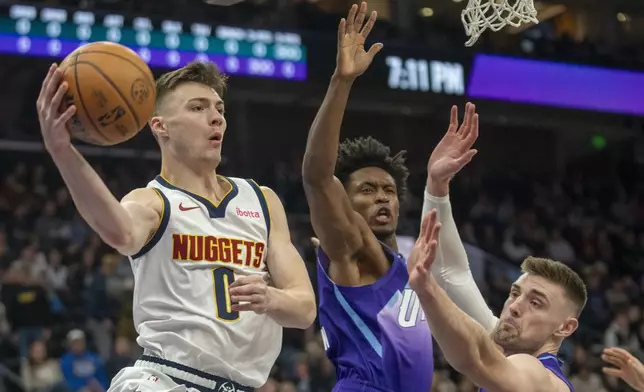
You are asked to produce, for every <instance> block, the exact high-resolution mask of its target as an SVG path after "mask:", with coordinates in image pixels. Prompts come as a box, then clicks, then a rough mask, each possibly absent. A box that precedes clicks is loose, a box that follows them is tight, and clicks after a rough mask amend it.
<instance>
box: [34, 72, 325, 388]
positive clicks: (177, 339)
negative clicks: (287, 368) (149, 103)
mask: <svg viewBox="0 0 644 392" xmlns="http://www.w3.org/2000/svg"><path fill="white" fill-rule="evenodd" d="M224 87H225V77H224V76H223V75H221V74H220V73H219V70H218V69H217V67H216V66H215V65H214V64H203V63H192V64H189V65H188V66H186V67H184V68H181V69H178V70H176V71H173V72H170V73H167V74H165V75H163V76H161V78H159V80H158V81H157V105H156V112H155V114H154V116H153V117H152V119H151V120H150V127H151V129H152V132H153V134H154V136H155V137H156V139H157V140H158V143H159V145H160V147H161V155H162V162H161V174H160V175H159V176H157V177H156V178H155V179H154V180H152V181H151V182H150V183H149V184H148V186H147V187H146V188H141V189H135V190H134V191H132V192H131V193H129V194H128V195H127V196H125V197H124V198H123V200H122V201H121V202H120V203H119V201H118V200H116V199H115V198H114V196H113V195H112V194H111V193H110V191H109V190H108V189H107V187H106V186H105V184H104V183H103V181H102V180H101V179H100V178H99V176H98V175H97V174H96V172H95V171H94V170H93V169H92V168H91V166H90V165H89V164H88V163H87V161H86V160H85V159H83V157H82V156H81V155H80V154H79V153H78V151H77V150H76V149H75V148H74V147H73V146H72V144H71V141H70V136H69V134H68V132H67V131H66V129H65V122H66V121H67V120H69V118H71V116H72V115H73V112H74V110H75V108H73V107H72V108H71V109H69V110H68V111H67V112H65V113H63V114H62V115H61V114H59V113H58V108H59V107H60V102H61V99H62V98H63V96H64V94H65V91H66V89H67V86H66V84H65V83H61V72H60V70H58V69H57V67H56V65H53V66H52V67H51V69H50V70H49V73H48V74H47V77H46V78H45V80H44V82H43V86H42V90H41V93H40V96H39V98H38V104H37V105H38V114H39V120H40V125H41V131H42V135H43V139H44V142H45V146H46V148H47V151H48V152H49V153H50V154H51V156H52V158H53V160H54V163H55V164H56V166H57V167H58V169H59V171H60V173H61V175H62V177H63V179H64V181H65V183H66V185H67V187H68V189H69V191H70V193H71V195H72V197H73V199H74V203H75V204H76V207H77V208H78V210H79V212H80V214H81V215H82V216H83V218H84V219H85V220H86V221H87V222H88V223H89V224H90V226H91V227H92V228H93V229H94V230H95V231H96V232H97V233H98V234H99V235H100V236H101V238H102V239H103V240H104V241H105V242H106V243H107V244H109V245H110V246H112V247H114V248H115V249H117V250H118V251H119V252H120V253H122V254H124V255H127V256H129V258H130V261H131V264H132V269H133V271H134V277H135V288H134V323H135V326H136V329H137V332H138V334H139V337H138V339H137V342H138V343H139V345H140V346H141V347H143V349H144V355H143V356H142V357H141V359H140V360H139V361H137V362H136V364H135V365H134V366H133V367H130V368H126V369H124V370H122V371H121V372H120V373H119V374H118V375H117V376H116V377H115V378H114V380H112V385H111V387H110V391H113V392H120V391H135V390H136V391H147V390H150V391H166V390H173V391H183V390H186V389H193V390H194V389H196V390H200V391H204V392H205V391H216V392H234V391H244V392H246V391H251V390H253V389H254V388H258V387H260V386H262V385H263V384H264V383H265V382H266V380H267V378H268V376H269V372H270V369H271V367H272V366H273V364H274V362H275V360H276V358H277V356H278V354H279V352H280V350H281V345H282V327H291V328H302V329H303V328H308V327H309V326H310V325H311V324H312V323H313V321H314V319H315V315H316V305H315V297H314V294H313V289H312V287H311V282H310V280H309V277H308V274H307V271H306V268H305V266H304V263H303V262H302V259H301V257H300V255H299V254H298V252H297V250H296V249H295V247H294V246H293V245H292V244H291V240H290V235H289V229H288V225H287V221H286V215H285V212H284V208H283V206H282V204H281V202H280V200H279V198H278V197H277V195H276V194H275V193H274V192H273V191H272V190H270V189H268V188H265V187H259V186H258V185H257V184H255V183H254V182H253V181H251V180H244V179H239V178H227V177H223V176H221V175H217V174H215V171H216V168H217V166H218V164H219V162H220V160H221V145H222V140H223V137H224V134H225V131H226V119H225V117H224V102H223V101H222V99H221V97H222V95H223V90H224ZM268 277H270V282H272V283H271V285H270V286H269V285H267V283H266V282H267V281H268V280H269V279H268Z"/></svg>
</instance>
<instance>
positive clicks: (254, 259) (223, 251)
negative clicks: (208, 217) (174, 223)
mask: <svg viewBox="0 0 644 392" xmlns="http://www.w3.org/2000/svg"><path fill="white" fill-rule="evenodd" d="M265 249H266V244H265V243H263V242H255V241H252V240H243V239H239V238H228V237H216V236H214V235H206V236H204V235H194V234H179V233H172V259H173V260H178V261H179V260H180V261H188V260H189V261H208V262H213V263H214V262H222V263H227V264H228V263H232V264H236V265H239V266H244V267H253V268H260V267H261V266H262V256H263V255H264V250H265Z"/></svg>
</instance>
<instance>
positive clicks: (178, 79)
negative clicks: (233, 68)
mask: <svg viewBox="0 0 644 392" xmlns="http://www.w3.org/2000/svg"><path fill="white" fill-rule="evenodd" d="M227 81H228V77H227V76H226V75H224V74H223V73H221V71H220V70H219V67H217V64H215V63H211V62H200V61H194V62H192V63H190V64H188V65H186V66H185V67H183V68H179V69H176V70H174V71H170V72H167V73H165V74H163V75H161V76H160V77H159V78H158V79H157V83H156V92H157V96H156V99H157V100H156V109H155V111H158V110H159V107H160V106H161V104H162V103H163V100H164V98H165V97H167V96H168V94H169V93H171V92H172V91H174V90H175V89H176V88H177V87H179V86H180V85H181V84H183V83H189V82H193V83H199V84H203V85H205V86H208V87H210V88H212V89H213V90H215V91H216V92H217V94H219V96H220V97H222V98H223V96H224V92H225V90H226V85H227V84H226V83H227Z"/></svg>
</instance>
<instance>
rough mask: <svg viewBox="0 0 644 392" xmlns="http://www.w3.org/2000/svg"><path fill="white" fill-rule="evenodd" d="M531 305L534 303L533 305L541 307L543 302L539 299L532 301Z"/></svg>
mask: <svg viewBox="0 0 644 392" xmlns="http://www.w3.org/2000/svg"><path fill="white" fill-rule="evenodd" d="M530 305H532V306H533V307H535V308H537V309H539V308H540V307H541V302H539V301H530Z"/></svg>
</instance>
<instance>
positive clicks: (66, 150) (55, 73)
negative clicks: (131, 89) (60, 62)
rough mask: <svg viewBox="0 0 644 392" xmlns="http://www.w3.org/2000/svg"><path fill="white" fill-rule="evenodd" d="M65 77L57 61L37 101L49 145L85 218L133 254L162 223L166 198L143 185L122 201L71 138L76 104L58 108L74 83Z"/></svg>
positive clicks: (124, 251)
mask: <svg viewBox="0 0 644 392" xmlns="http://www.w3.org/2000/svg"><path fill="white" fill-rule="evenodd" d="M61 80H62V71H61V70H60V69H59V68H58V67H57V66H56V65H55V64H54V65H52V66H51V67H50V68H49V72H48V73H47V76H46V77H45V80H44V81H43V83H42V87H41V90H40V95H39V96H38V101H37V102H36V106H37V110H38V121H39V122H40V131H41V133H42V136H43V141H44V143H45V148H46V149H47V151H48V152H49V154H50V155H51V157H52V159H53V161H54V164H55V165H56V167H57V168H58V171H59V172H60V175H61V176H62V178H63V181H64V182H65V185H66V186H67V189H68V190H69V193H70V194H71V196H72V200H73V201H74V204H75V205H76V208H77V209H78V212H79V213H80V215H81V216H82V217H83V219H85V221H86V222H87V223H88V224H89V225H90V227H91V228H92V229H94V231H96V233H97V234H98V235H99V236H100V237H101V239H102V240H103V241H105V243H107V244H108V245H110V246H111V247H113V248H115V249H116V250H118V251H119V252H120V253H122V254H124V255H133V254H135V253H137V252H138V251H139V250H141V248H142V247H143V246H144V245H145V243H146V242H147V241H148V240H149V238H150V236H151V235H152V234H153V232H154V230H156V229H157V227H158V225H159V223H160V216H161V211H162V209H163V203H162V201H161V198H160V196H159V195H157V194H156V192H155V191H154V190H152V189H140V190H137V191H134V192H132V193H131V194H130V195H128V196H126V197H125V198H124V199H123V201H122V202H121V203H119V201H118V200H117V199H116V198H115V197H114V195H113V194H112V193H111V192H110V190H109V189H108V188H107V186H106V185H105V183H103V180H101V178H100V177H99V176H98V174H97V173H96V171H95V170H94V169H93V168H92V167H91V166H90V164H89V163H88V162H87V161H86V160H85V158H83V156H82V155H81V154H80V153H79V152H78V150H76V149H75V148H74V146H73V145H72V143H71V137H70V135H69V132H68V131H67V129H66V127H65V123H66V122H67V121H69V120H70V118H71V117H72V115H73V114H74V113H75V111H76V107H75V106H73V105H72V106H70V107H69V108H68V109H67V110H66V111H65V112H64V113H62V114H60V113H59V112H58V109H59V108H60V104H61V101H62V98H63V96H64V95H65V93H66V92H67V88H68V86H67V83H65V82H62V83H61Z"/></svg>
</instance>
